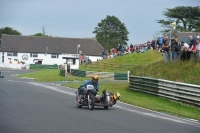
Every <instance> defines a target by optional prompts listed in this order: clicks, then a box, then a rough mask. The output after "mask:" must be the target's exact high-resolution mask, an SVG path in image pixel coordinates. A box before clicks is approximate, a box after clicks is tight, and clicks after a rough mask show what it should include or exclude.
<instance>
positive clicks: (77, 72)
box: [71, 69, 86, 77]
mask: <svg viewBox="0 0 200 133" xmlns="http://www.w3.org/2000/svg"><path fill="white" fill-rule="evenodd" d="M71 74H72V75H74V76H80V77H85V76H86V71H83V70H77V69H71Z"/></svg>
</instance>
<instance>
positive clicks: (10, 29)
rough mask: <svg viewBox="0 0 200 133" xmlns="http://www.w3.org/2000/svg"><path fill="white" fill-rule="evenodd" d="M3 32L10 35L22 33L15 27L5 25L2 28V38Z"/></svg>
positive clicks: (0, 31) (0, 32)
mask: <svg viewBox="0 0 200 133" xmlns="http://www.w3.org/2000/svg"><path fill="white" fill-rule="evenodd" d="M2 34H8V35H22V33H20V32H19V31H17V30H14V29H13V28H10V27H3V28H1V29H0V38H1V36H2Z"/></svg>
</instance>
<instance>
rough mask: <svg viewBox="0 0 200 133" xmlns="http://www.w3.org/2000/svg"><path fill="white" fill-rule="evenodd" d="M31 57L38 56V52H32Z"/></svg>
mask: <svg viewBox="0 0 200 133" xmlns="http://www.w3.org/2000/svg"><path fill="white" fill-rule="evenodd" d="M30 57H38V53H31V54H30Z"/></svg>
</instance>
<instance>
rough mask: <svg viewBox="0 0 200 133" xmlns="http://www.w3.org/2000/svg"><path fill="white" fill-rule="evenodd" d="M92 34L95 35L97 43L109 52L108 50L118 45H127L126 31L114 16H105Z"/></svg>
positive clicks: (123, 25)
mask: <svg viewBox="0 0 200 133" xmlns="http://www.w3.org/2000/svg"><path fill="white" fill-rule="evenodd" d="M93 33H95V34H96V39H97V41H98V42H99V43H100V44H101V45H102V46H103V47H104V48H105V49H106V50H108V51H109V49H110V48H113V47H115V48H117V47H119V45H127V42H126V41H128V40H129V39H128V34H129V32H128V30H127V29H126V26H125V24H124V23H122V22H121V21H120V20H119V19H118V18H116V17H115V16H109V15H108V16H107V17H106V18H105V19H103V20H101V22H100V23H98V25H97V27H95V30H94V31H93Z"/></svg>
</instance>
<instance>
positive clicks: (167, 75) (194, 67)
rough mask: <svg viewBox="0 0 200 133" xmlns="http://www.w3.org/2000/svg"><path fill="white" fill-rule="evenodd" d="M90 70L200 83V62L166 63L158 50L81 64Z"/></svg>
mask: <svg viewBox="0 0 200 133" xmlns="http://www.w3.org/2000/svg"><path fill="white" fill-rule="evenodd" d="M80 69H82V70H88V71H91V70H92V71H108V72H127V71H128V70H130V71H131V75H135V76H145V77H152V78H160V79H166V80H172V81H177V82H185V83H190V84H198V85H200V82H199V81H200V64H199V63H194V62H192V61H185V62H182V61H176V62H174V61H172V62H169V63H165V62H164V61H163V56H162V54H161V53H158V52H157V51H148V52H146V53H133V54H130V55H125V56H120V57H115V58H112V59H107V60H102V61H99V62H98V63H97V62H96V63H92V64H88V65H81V67H80Z"/></svg>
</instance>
